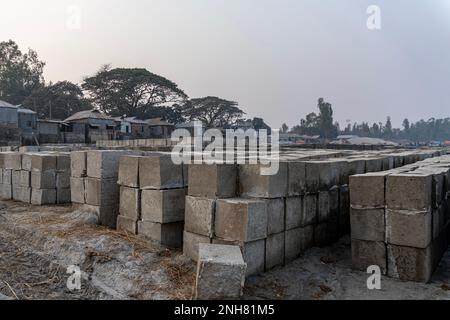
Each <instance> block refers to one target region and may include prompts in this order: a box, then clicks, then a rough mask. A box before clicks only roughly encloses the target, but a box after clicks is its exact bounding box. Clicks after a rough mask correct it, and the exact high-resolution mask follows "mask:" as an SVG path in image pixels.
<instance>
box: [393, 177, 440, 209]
mask: <svg viewBox="0 0 450 320" xmlns="http://www.w3.org/2000/svg"><path fill="white" fill-rule="evenodd" d="M432 183H433V177H432V175H431V174H419V173H402V174H393V175H389V176H387V179H386V205H387V207H388V208H389V209H404V210H423V211H428V210H429V209H430V208H431V204H432V200H431V199H432V193H431V190H432Z"/></svg>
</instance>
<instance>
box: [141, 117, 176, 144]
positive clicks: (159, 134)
mask: <svg viewBox="0 0 450 320" xmlns="http://www.w3.org/2000/svg"><path fill="white" fill-rule="evenodd" d="M147 124H148V126H149V129H150V135H151V138H157V139H167V138H170V136H171V134H172V132H173V130H174V129H175V126H174V125H173V124H171V123H168V122H167V121H164V120H161V118H155V119H148V120H147Z"/></svg>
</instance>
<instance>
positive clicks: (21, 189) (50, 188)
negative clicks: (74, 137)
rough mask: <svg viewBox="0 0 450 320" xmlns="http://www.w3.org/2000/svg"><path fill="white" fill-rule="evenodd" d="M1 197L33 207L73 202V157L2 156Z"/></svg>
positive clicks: (57, 155) (56, 155)
mask: <svg viewBox="0 0 450 320" xmlns="http://www.w3.org/2000/svg"><path fill="white" fill-rule="evenodd" d="M0 165H1V166H2V168H0V197H1V198H2V199H4V200H10V199H13V200H16V201H20V202H24V203H31V204H34V205H51V204H64V203H70V202H71V198H70V155H69V154H67V153H17V152H11V153H0Z"/></svg>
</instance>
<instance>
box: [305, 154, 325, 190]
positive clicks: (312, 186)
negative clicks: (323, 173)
mask: <svg viewBox="0 0 450 320" xmlns="http://www.w3.org/2000/svg"><path fill="white" fill-rule="evenodd" d="M320 166H321V164H320V163H319V162H317V161H307V162H305V170H306V192H309V193H314V192H318V191H319V189H320V188H319V186H320V182H319V177H320Z"/></svg>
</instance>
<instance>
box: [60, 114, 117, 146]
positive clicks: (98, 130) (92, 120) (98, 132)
mask: <svg viewBox="0 0 450 320" xmlns="http://www.w3.org/2000/svg"><path fill="white" fill-rule="evenodd" d="M64 123H66V124H67V125H68V126H67V127H66V128H65V132H64V142H65V143H95V142H96V141H99V140H113V139H114V138H115V129H116V121H115V120H114V119H113V118H111V117H109V116H107V115H106V114H104V113H102V112H101V111H100V110H96V109H94V110H85V111H80V112H77V113H75V114H74V115H72V116H70V117H69V118H67V119H66V120H64Z"/></svg>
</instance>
